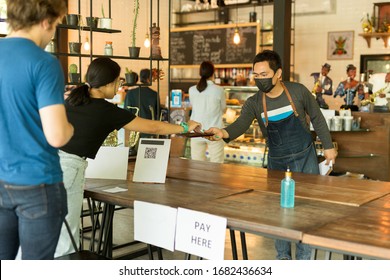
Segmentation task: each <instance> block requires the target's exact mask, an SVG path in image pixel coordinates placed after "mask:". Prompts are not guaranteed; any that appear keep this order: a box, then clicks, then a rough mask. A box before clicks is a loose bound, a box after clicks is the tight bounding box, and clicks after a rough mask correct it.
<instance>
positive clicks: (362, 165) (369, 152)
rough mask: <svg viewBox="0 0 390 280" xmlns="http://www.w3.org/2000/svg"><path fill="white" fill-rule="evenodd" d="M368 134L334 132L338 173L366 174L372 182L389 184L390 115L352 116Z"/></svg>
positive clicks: (363, 132)
mask: <svg viewBox="0 0 390 280" xmlns="http://www.w3.org/2000/svg"><path fill="white" fill-rule="evenodd" d="M352 115H353V116H354V117H355V118H357V117H361V124H360V126H361V127H362V128H366V129H368V130H369V131H360V132H356V131H331V134H332V139H333V141H334V142H337V144H338V148H339V156H338V158H337V160H336V165H335V166H334V171H335V172H342V173H345V172H347V171H349V172H353V173H359V174H364V175H365V176H367V177H368V178H370V179H373V180H381V181H390V113H363V112H352Z"/></svg>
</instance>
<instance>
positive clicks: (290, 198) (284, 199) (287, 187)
mask: <svg viewBox="0 0 390 280" xmlns="http://www.w3.org/2000/svg"><path fill="white" fill-rule="evenodd" d="M294 204H295V181H294V180H293V179H292V173H291V171H290V169H289V168H287V171H286V173H285V177H284V179H283V180H282V182H281V184H280V206H281V207H283V208H294Z"/></svg>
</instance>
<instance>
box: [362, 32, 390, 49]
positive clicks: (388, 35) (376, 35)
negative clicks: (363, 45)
mask: <svg viewBox="0 0 390 280" xmlns="http://www.w3.org/2000/svg"><path fill="white" fill-rule="evenodd" d="M359 36H362V37H363V38H364V39H366V41H367V45H368V47H369V48H371V38H376V39H377V40H378V39H379V38H382V40H383V42H384V45H385V48H387V46H388V42H389V41H388V40H389V38H390V33H389V32H382V33H377V32H372V33H360V34H359Z"/></svg>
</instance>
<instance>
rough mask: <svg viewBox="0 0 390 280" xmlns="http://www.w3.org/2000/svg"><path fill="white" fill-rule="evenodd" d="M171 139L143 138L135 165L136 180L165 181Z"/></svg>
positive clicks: (145, 181) (134, 179)
mask: <svg viewBox="0 0 390 280" xmlns="http://www.w3.org/2000/svg"><path fill="white" fill-rule="evenodd" d="M170 148H171V139H151V138H141V139H140V140H139V146H138V151H137V159H136V161H135V167H134V175H133V181H134V182H144V183H165V178H166V175H167V167H168V159H169V150H170Z"/></svg>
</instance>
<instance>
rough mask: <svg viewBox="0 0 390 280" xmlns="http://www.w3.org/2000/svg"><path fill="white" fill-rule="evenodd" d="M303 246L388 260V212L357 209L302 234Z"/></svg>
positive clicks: (363, 208) (389, 212)
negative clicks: (308, 245)
mask: <svg viewBox="0 0 390 280" xmlns="http://www.w3.org/2000/svg"><path fill="white" fill-rule="evenodd" d="M302 242H303V243H307V244H310V245H312V246H315V247H317V248H325V249H328V250H333V251H338V252H343V253H347V254H351V255H358V256H365V257H374V258H383V259H390V211H381V210H374V209H369V208H365V207H362V208H358V209H357V212H355V213H353V214H352V215H350V216H348V217H343V218H340V219H336V220H335V221H333V222H330V223H328V224H325V225H323V226H322V227H319V228H316V229H313V230H311V231H308V232H306V233H304V234H303V238H302Z"/></svg>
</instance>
